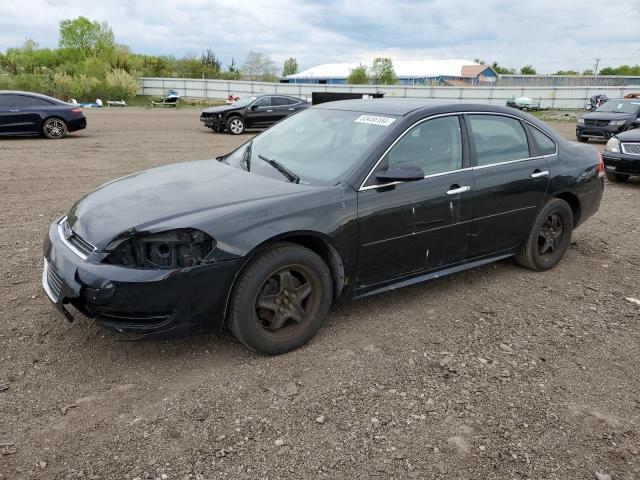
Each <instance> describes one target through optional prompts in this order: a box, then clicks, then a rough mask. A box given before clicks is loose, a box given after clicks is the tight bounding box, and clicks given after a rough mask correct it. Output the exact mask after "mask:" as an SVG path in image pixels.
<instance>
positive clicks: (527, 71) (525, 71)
mask: <svg viewBox="0 0 640 480" xmlns="http://www.w3.org/2000/svg"><path fill="white" fill-rule="evenodd" d="M537 73H538V72H536V69H535V68H533V66H532V65H525V66H524V67H522V68H521V69H520V74H521V75H537Z"/></svg>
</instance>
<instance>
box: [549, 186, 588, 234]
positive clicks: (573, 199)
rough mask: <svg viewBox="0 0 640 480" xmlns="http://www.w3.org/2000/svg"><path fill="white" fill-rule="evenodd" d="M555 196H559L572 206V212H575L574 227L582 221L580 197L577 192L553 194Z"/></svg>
mask: <svg viewBox="0 0 640 480" xmlns="http://www.w3.org/2000/svg"><path fill="white" fill-rule="evenodd" d="M553 198H559V199H560V200H564V201H565V202H567V203H568V204H569V206H570V207H571V213H573V226H574V228H575V227H576V226H577V225H578V224H579V223H580V214H581V209H580V199H579V198H578V196H577V195H576V194H575V193H572V192H560V193H557V194H556V195H554V196H553Z"/></svg>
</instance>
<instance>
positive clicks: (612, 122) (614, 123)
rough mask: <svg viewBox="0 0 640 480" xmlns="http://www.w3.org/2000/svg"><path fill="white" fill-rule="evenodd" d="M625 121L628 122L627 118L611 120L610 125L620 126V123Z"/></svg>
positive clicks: (622, 123)
mask: <svg viewBox="0 0 640 480" xmlns="http://www.w3.org/2000/svg"><path fill="white" fill-rule="evenodd" d="M625 123H627V121H626V120H611V121H610V122H609V125H611V126H614V127H619V126H620V125H624V124H625Z"/></svg>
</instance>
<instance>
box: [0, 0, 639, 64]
mask: <svg viewBox="0 0 640 480" xmlns="http://www.w3.org/2000/svg"><path fill="white" fill-rule="evenodd" d="M588 7H589V8H585V3H584V0H563V1H562V2H558V1H557V0H538V1H535V2H533V1H531V0H528V1H527V0H524V1H520V2H514V1H513V0H484V1H483V2H477V1H474V0H397V1H379V2H365V1H359V0H351V1H348V0H324V1H309V0H307V1H304V0H271V1H270V2H268V3H267V2H234V3H231V2H228V1H226V0H184V1H181V2H178V1H168V0H155V1H150V0H130V1H126V0H110V1H109V2H102V3H96V2H84V1H78V0H57V1H55V2H53V1H47V0H22V1H20V2H2V3H0V51H2V50H5V49H6V48H8V47H12V46H17V45H20V44H21V43H22V42H23V41H24V39H25V38H26V37H33V38H34V39H35V40H36V41H38V42H39V43H40V44H41V45H43V46H49V47H54V46H56V44H57V31H58V23H59V21H60V20H62V19H64V18H70V17H76V16H79V15H84V16H87V17H89V18H91V19H94V20H99V21H106V22H108V23H109V24H110V25H111V26H112V28H113V30H114V33H115V34H116V39H117V41H118V42H120V43H124V44H126V45H129V46H130V47H131V48H132V49H133V51H136V52H142V53H151V54H171V55H176V56H182V55H185V54H188V53H199V52H200V51H202V50H203V49H206V48H211V49H212V50H213V51H214V52H216V54H217V55H218V56H219V57H221V58H222V59H223V61H224V62H225V63H229V62H230V61H231V58H232V57H233V58H235V60H236V62H242V60H243V59H244V57H245V56H246V54H247V52H248V51H249V50H252V49H253V50H257V51H261V52H264V53H266V54H268V55H270V56H271V58H273V59H274V60H275V61H276V62H278V63H282V62H283V61H284V60H285V59H286V58H288V57H290V56H294V57H296V58H297V59H298V62H299V64H300V65H301V66H302V67H309V66H313V65H315V64H318V63H329V62H341V61H363V62H368V61H371V59H372V58H373V57H374V56H378V55H389V56H391V57H392V58H394V59H396V60H410V59H430V58H433V59H444V58H471V59H473V58H476V57H478V58H482V59H484V60H486V61H489V62H490V61H498V63H500V64H501V65H505V66H511V67H520V66H522V65H525V64H533V65H534V66H536V68H537V69H538V71H544V72H552V71H555V70H558V69H567V68H571V69H577V70H582V69H586V68H590V67H591V66H592V65H593V63H594V59H595V58H596V57H600V58H602V61H601V66H607V65H612V66H615V65H619V64H621V63H632V64H633V63H640V50H639V49H638V44H637V38H636V33H635V32H636V31H637V25H638V24H639V23H640V6H639V4H638V1H637V0H619V1H618V2H616V6H615V11H616V12H620V13H619V14H611V13H612V12H611V9H612V7H611V4H610V2H608V1H606V0H593V1H591V2H589V6H588ZM594 12H603V14H602V15H594Z"/></svg>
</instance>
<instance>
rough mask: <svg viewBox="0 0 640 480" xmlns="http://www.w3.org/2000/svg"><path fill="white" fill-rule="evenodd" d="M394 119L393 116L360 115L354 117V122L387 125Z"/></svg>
mask: <svg viewBox="0 0 640 480" xmlns="http://www.w3.org/2000/svg"><path fill="white" fill-rule="evenodd" d="M395 121H396V119H395V118H389V117H379V116H377V115H360V116H359V117H358V118H356V123H370V124H372V125H382V126H383V127H388V126H389V125H391V124H392V123H393V122H395Z"/></svg>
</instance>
